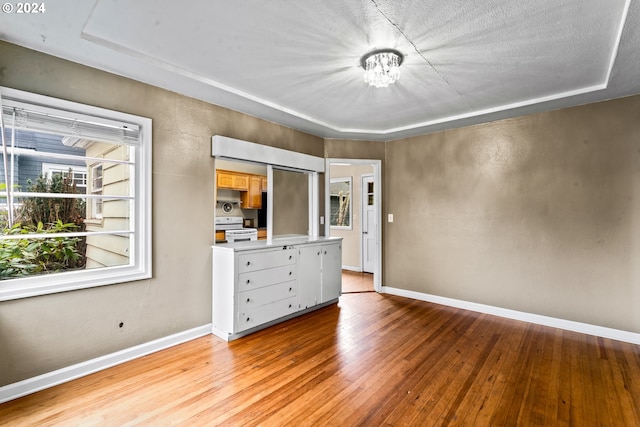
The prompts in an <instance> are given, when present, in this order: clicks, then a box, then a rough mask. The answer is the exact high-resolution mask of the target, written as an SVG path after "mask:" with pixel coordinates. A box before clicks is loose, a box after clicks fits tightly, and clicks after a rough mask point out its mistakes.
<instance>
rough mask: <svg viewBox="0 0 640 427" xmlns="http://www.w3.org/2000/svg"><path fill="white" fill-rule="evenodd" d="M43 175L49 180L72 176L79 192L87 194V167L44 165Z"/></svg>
mask: <svg viewBox="0 0 640 427" xmlns="http://www.w3.org/2000/svg"><path fill="white" fill-rule="evenodd" d="M42 173H43V174H45V175H46V176H47V178H48V179H53V177H54V176H56V175H61V176H63V177H64V176H66V175H67V174H69V173H70V174H71V177H72V179H73V183H74V184H75V186H76V188H77V189H78V191H79V192H81V193H85V192H86V191H85V190H86V188H87V168H86V166H78V165H68V164H67V165H65V164H57V163H43V164H42Z"/></svg>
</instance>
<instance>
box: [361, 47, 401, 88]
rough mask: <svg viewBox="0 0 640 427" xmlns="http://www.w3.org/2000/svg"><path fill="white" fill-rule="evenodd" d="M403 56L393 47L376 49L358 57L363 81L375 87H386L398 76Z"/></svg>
mask: <svg viewBox="0 0 640 427" xmlns="http://www.w3.org/2000/svg"><path fill="white" fill-rule="evenodd" d="M403 59H404V56H403V55H402V54H401V53H400V52H399V51H397V50H395V49H376V50H373V51H371V52H369V53H366V54H365V55H364V56H363V57H362V58H360V65H362V68H363V69H364V81H365V82H367V83H369V84H370V85H371V86H375V87H387V86H389V85H390V84H391V83H394V82H395V81H396V80H398V77H400V65H401V64H402V60H403Z"/></svg>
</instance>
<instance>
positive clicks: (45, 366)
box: [0, 42, 324, 386]
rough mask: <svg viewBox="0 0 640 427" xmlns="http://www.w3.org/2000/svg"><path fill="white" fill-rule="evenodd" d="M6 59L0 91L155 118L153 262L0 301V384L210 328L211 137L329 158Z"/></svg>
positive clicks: (162, 96) (294, 136)
mask: <svg viewBox="0 0 640 427" xmlns="http://www.w3.org/2000/svg"><path fill="white" fill-rule="evenodd" d="M0 58H2V66H1V67H0V85H2V86H7V87H11V88H16V89H21V90H26V91H30V92H35V93H39V94H43V95H49V96H53V97H57V98H62V99H68V100H72V101H76V102H82V103H85V104H90V105H96V106H98V107H103V108H108V109H114V110H118V111H124V112H127V113H131V114H137V115H140V116H145V117H150V118H151V119H152V120H153V263H154V264H153V265H154V267H153V279H151V280H146V281H140V282H134V283H125V284H118V285H111V286H103V287H99V288H93V289H87V290H81V291H73V292H66V293H60V294H53V295H47V296H41V297H35V298H28V299H20V300H14V301H7V302H2V303H0V349H2V350H0V366H2V369H0V386H1V385H5V384H9V383H12V382H15V381H19V380H22V379H26V378H30V377H33V376H36V375H39V374H42V373H45V372H49V371H52V370H55V369H58V368H62V367H65V366H69V365H72V364H74V363H78V362H82V361H85V360H88V359H91V358H94V357H98V356H102V355H105V354H109V353H112V352H115V351H118V350H121V349H124V348H128V347H131V346H134V345H137V344H141V343H144V342H148V341H151V340H153V339H156V338H160V337H164V336H167V335H171V334H174V333H177V332H181V331H185V330H188V329H190V328H194V327H198V326H202V325H205V324H207V323H209V322H210V321H211V260H210V258H211V250H210V245H211V244H212V243H213V241H214V236H213V232H212V226H211V225H212V224H213V212H214V205H213V160H212V158H211V157H210V154H211V136H212V135H216V134H219V135H224V136H229V137H232V138H238V139H243V140H247V141H252V142H257V143H261V144H267V145H271V146H276V147H279V148H285V149H289V150H295V151H300V152H304V153H306V154H311V155H315V156H320V157H322V156H323V153H324V144H323V140H322V139H321V138H317V137H314V136H311V135H308V134H304V133H301V132H298V131H295V130H292V129H290V128H286V127H284V126H280V125H277V124H275V123H271V122H267V121H263V120H259V119H256V118H254V117H250V116H247V115H244V114H240V113H237V112H234V111H231V110H228V109H225V108H222V107H218V106H214V105H211V104H207V103H205V102H202V101H198V100H195V99H191V98H187V97H184V96H181V95H179V94H176V93H172V92H168V91H166V90H162V89H159V88H155V87H152V86H149V85H146V84H142V83H139V82H135V81H132V80H129V79H126V78H122V77H119V76H116V75H113V74H109V73H106V72H102V71H98V70H95V69H92V68H88V67H85V66H82V65H78V64H75V63H72V62H68V61H65V60H61V59H58V58H54V57H51V56H47V55H43V54H40V53H37V52H34V51H30V50H27V49H23V48H20V47H17V46H15V45H11V44H8V43H5V42H0ZM120 322H124V327H123V328H119V327H118V324H119V323H120Z"/></svg>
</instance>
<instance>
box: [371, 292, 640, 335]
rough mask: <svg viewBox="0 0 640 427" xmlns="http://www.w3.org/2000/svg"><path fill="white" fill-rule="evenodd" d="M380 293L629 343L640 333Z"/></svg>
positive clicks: (451, 301)
mask: <svg viewBox="0 0 640 427" xmlns="http://www.w3.org/2000/svg"><path fill="white" fill-rule="evenodd" d="M382 293H387V294H391V295H398V296H401V297H406V298H412V299H416V300H419V301H426V302H432V303H435V304H441V305H446V306H449V307H455V308H462V309H464V310H471V311H476V312H479V313H485V314H491V315H494V316H500V317H504V318H507V319H513V320H520V321H523V322H529V323H534V324H537V325H543V326H550V327H552V328H558V329H564V330H567V331H573V332H580V333H582V334H587V335H593V336H597V337H602V338H609V339H613V340H618V341H624V342H628V343H631V344H640V334H638V333H634V332H629V331H623V330H620V329H613V328H607V327H604V326H597V325H591V324H588V323H581V322H575V321H573V320H566V319H559V318H556V317H549V316H543V315H540V314H532V313H526V312H522V311H516V310H509V309H506V308H501V307H495V306H491V305H485V304H479V303H475V302H469V301H463V300H458V299H454V298H447V297H441V296H437V295H431V294H425V293H422V292H415V291H408V290H405V289H398V288H392V287H389V286H383V287H382Z"/></svg>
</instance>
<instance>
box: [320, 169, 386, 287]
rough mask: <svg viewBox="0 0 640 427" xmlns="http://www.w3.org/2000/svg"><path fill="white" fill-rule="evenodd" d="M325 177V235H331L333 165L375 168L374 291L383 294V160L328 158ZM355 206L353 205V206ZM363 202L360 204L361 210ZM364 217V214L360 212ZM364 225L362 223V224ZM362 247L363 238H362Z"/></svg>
mask: <svg viewBox="0 0 640 427" xmlns="http://www.w3.org/2000/svg"><path fill="white" fill-rule="evenodd" d="M325 164H326V167H325V174H324V175H325V176H324V190H325V191H324V219H325V222H324V227H325V228H324V235H325V236H330V235H331V227H330V224H329V222H330V221H329V218H330V216H331V202H330V200H329V185H330V183H331V165H332V164H342V165H353V166H371V167H372V168H373V173H372V174H373V197H375V199H376V202H377V203H376V222H377V224H378V226H377V228H376V233H375V238H376V248H377V253H376V262H375V265H374V271H373V289H374V290H375V291H376V292H382V177H381V175H382V160H373V159H343V158H327V159H325ZM352 206H353V205H352ZM361 209H362V202H360V210H361ZM360 215H361V216H362V212H360ZM360 223H361V224H362V221H361V222H360ZM359 232H360V235H361V236H362V226H360V230H359ZM360 245H362V237H361V238H360ZM360 257H362V248H361V249H360Z"/></svg>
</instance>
